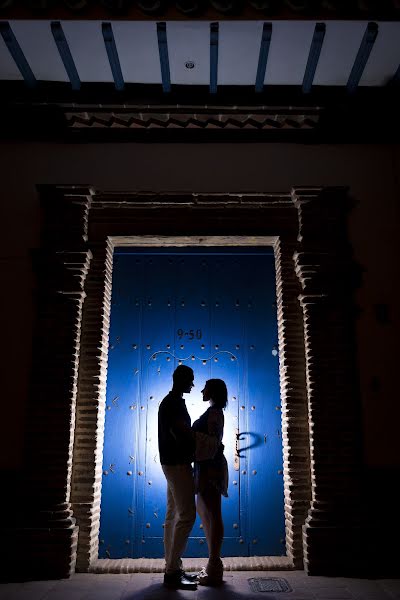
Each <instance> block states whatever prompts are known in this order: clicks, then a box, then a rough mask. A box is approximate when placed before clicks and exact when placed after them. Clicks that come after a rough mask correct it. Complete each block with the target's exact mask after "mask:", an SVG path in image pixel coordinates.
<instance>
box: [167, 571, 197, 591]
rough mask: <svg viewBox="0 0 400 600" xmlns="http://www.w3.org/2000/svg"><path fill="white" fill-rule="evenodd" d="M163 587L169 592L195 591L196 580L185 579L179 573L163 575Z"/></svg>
mask: <svg viewBox="0 0 400 600" xmlns="http://www.w3.org/2000/svg"><path fill="white" fill-rule="evenodd" d="M164 587H166V588H168V589H170V590H197V580H196V581H191V580H190V579H187V577H185V575H183V574H182V572H181V571H176V573H165V575H164Z"/></svg>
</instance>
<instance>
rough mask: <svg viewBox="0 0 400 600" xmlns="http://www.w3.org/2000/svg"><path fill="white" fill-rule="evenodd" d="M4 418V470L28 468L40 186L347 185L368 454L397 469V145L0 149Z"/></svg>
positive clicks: (231, 188)
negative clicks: (357, 269)
mask: <svg viewBox="0 0 400 600" xmlns="http://www.w3.org/2000/svg"><path fill="white" fill-rule="evenodd" d="M0 157H1V163H0V164H1V193H2V198H1V204H0V222H1V234H2V235H1V239H0V260H1V267H2V277H3V286H2V289H3V293H2V294H1V311H0V315H1V331H2V337H3V339H2V344H1V346H2V354H3V357H2V366H3V375H2V405H3V406H2V408H3V410H2V419H1V432H0V470H10V469H11V470H20V469H23V466H24V464H25V461H27V460H34V457H27V456H25V455H24V453H23V437H24V430H23V426H22V424H23V423H24V418H25V409H26V402H27V393H28V381H29V372H30V364H31V333H32V323H33V314H34V309H33V300H32V298H33V290H34V286H35V277H34V274H33V271H32V249H33V248H36V247H38V245H39V233H40V210H39V200H38V195H37V192H36V189H35V186H36V184H43V183H53V184H66V183H71V184H91V185H93V186H95V187H97V188H98V189H102V190H130V191H135V190H152V191H177V190H179V191H190V192H192V191H194V192H196V191H199V192H200V191H201V192H243V191H258V192H288V191H289V190H290V188H291V187H292V186H296V185H312V186H318V185H348V186H349V187H350V193H351V195H352V196H353V198H354V199H355V206H354V208H353V210H352V212H351V214H350V218H349V235H350V239H351V243H352V245H353V250H354V258H355V260H356V261H357V262H358V263H359V264H360V265H361V267H362V270H363V273H362V285H361V287H360V288H359V289H358V290H357V295H356V303H357V305H358V306H359V309H360V310H359V317H358V320H357V340H358V364H359V380H360V388H361V400H362V408H363V431H364V457H365V464H366V466H367V467H369V468H372V469H374V468H376V469H379V470H380V472H382V469H383V470H385V469H386V468H388V469H389V468H393V467H396V468H400V454H399V451H398V444H397V438H398V432H397V427H398V421H399V417H400V409H399V403H398V402H397V397H398V385H397V370H398V366H397V356H396V350H397V347H396V346H397V345H396V344H395V342H396V341H397V337H398V333H399V327H398V326H399V311H398V309H397V296H398V291H399V283H398V267H397V264H398V261H397V258H398V246H397V230H398V223H399V200H400V198H399V194H400V192H399V173H400V150H399V147H394V146H376V145H374V146H372V145H371V146H356V145H343V146H339V145H336V146H326V145H324V146H303V145H294V144H292V145H284V144H276V145H273V144H237V143H236V144H229V145H228V144H213V145H211V144H198V145H194V144H193V145H190V144H185V145H183V144H165V145H162V144H109V145H100V144H86V145H83V144H82V145H72V144H70V145H66V144H64V145H63V144H59V145H57V144H45V143H43V144H33V143H26V144H23V143H15V144H13V143H8V144H3V145H0Z"/></svg>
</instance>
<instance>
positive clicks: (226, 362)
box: [99, 248, 285, 558]
mask: <svg viewBox="0 0 400 600" xmlns="http://www.w3.org/2000/svg"><path fill="white" fill-rule="evenodd" d="M178 364H186V365H189V366H190V367H192V368H193V370H194V374H195V387H194V389H193V390H192V392H191V394H187V395H186V404H187V407H188V410H189V413H190V415H191V417H192V421H194V420H195V419H196V418H197V417H198V416H200V414H202V412H204V410H206V408H207V405H205V404H204V403H203V402H202V396H201V390H202V389H203V387H204V384H205V382H206V380H207V379H210V378H216V377H218V378H221V379H224V380H225V382H226V384H227V387H228V395H229V402H228V406H227V408H226V410H225V431H224V444H225V454H226V457H227V460H228V465H229V490H228V494H229V497H228V498H223V499H222V505H223V518H224V524H225V538H224V544H223V554H224V555H225V556H249V555H281V554H284V553H285V547H284V516H283V482H282V443H281V418H280V398H279V376H278V353H277V325H276V308H275V274H274V258H273V255H272V253H271V252H268V251H265V250H264V251H261V252H258V251H254V249H248V250H246V249H243V250H241V251H240V252H238V251H237V250H227V249H225V250H221V249H208V250H207V251H204V250H202V251H201V252H200V251H198V250H194V249H193V250H188V249H173V248H170V249H166V250H165V251H161V250H160V251H158V250H157V251H151V252H149V251H148V250H147V251H144V250H140V249H137V250H132V249H130V250H129V251H126V250H122V249H121V250H119V251H118V250H117V251H116V253H115V258H114V272H113V293H112V311H111V329H110V343H109V365H108V380H107V406H106V423H105V439H104V458H103V483H102V485H103V487H102V503H101V527H100V551H99V556H100V557H101V558H102V557H111V558H120V557H126V556H129V557H140V556H145V557H162V556H163V542H162V538H163V521H164V515H165V504H166V485H165V479H164V476H163V473H162V470H161V467H160V463H159V455H158V447H157V413H158V406H159V404H160V402H161V400H162V399H163V398H164V396H165V395H166V394H167V393H168V391H169V390H170V389H171V384H172V373H173V371H174V369H175V368H176V366H177V365H178ZM186 556H192V557H201V556H207V546H206V543H205V538H204V533H203V530H202V526H201V523H200V521H199V519H198V518H197V521H196V523H195V526H194V528H193V531H192V534H191V536H190V538H189V541H188V547H187V551H186Z"/></svg>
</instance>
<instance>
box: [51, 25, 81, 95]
mask: <svg viewBox="0 0 400 600" xmlns="http://www.w3.org/2000/svg"><path fill="white" fill-rule="evenodd" d="M50 27H51V33H52V34H53V37H54V41H55V43H56V46H57V49H58V52H59V54H60V58H61V60H62V62H63V65H64V67H65V70H66V72H67V75H68V79H69V80H70V83H71V87H72V89H73V90H80V89H81V80H80V78H79V75H78V71H77V69H76V66H75V63H74V59H73V58H72V54H71V50H70V48H69V45H68V42H67V40H66V37H65V35H64V31H63V28H62V26H61V23H60V21H53V22H52V23H51V25H50Z"/></svg>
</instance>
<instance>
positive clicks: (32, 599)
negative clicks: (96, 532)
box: [0, 571, 400, 600]
mask: <svg viewBox="0 0 400 600" xmlns="http://www.w3.org/2000/svg"><path fill="white" fill-rule="evenodd" d="M250 577H283V578H285V579H286V580H287V581H288V582H289V584H290V586H291V587H292V591H291V592H281V593H267V592H256V593H253V592H251V590H250V587H249V584H248V581H247V580H248V579H249V578H250ZM224 580H225V583H224V585H223V586H222V587H221V588H217V589H212V588H206V587H201V586H199V587H198V589H197V591H195V592H193V591H192V592H190V591H184V592H182V591H177V592H175V591H169V590H166V589H164V588H163V587H162V575H161V574H159V573H134V574H126V575H123V574H121V575H114V574H107V575H97V574H83V573H80V574H76V575H74V576H73V577H71V578H70V579H62V580H59V581H32V582H28V583H8V584H1V585H0V598H1V600H247V599H249V600H395V599H397V600H400V579H379V580H370V579H345V578H341V577H338V578H332V577H307V575H305V574H304V573H303V572H302V571H292V572H287V571H285V572H276V571H274V572H271V571H270V572H265V571H264V572H261V573H257V572H254V571H234V572H232V571H228V572H226V573H225V575H224Z"/></svg>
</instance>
